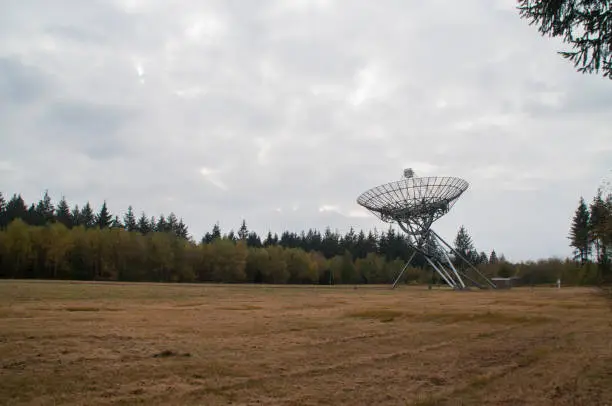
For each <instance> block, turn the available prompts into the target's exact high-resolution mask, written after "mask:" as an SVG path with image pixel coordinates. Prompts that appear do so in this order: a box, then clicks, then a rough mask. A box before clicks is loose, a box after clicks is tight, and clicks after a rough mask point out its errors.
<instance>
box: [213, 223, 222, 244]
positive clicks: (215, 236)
mask: <svg viewBox="0 0 612 406" xmlns="http://www.w3.org/2000/svg"><path fill="white" fill-rule="evenodd" d="M211 236H212V241H214V240H218V239H221V227H219V223H215V225H214V226H213V229H212V233H211Z"/></svg>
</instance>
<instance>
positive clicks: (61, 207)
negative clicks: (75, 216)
mask: <svg viewBox="0 0 612 406" xmlns="http://www.w3.org/2000/svg"><path fill="white" fill-rule="evenodd" d="M55 218H56V220H57V221H58V222H60V223H62V224H63V225H64V226H66V227H67V228H72V215H71V214H70V207H69V206H68V202H67V201H66V197H64V196H62V198H61V199H60V201H59V202H58V203H57V207H56V208H55Z"/></svg>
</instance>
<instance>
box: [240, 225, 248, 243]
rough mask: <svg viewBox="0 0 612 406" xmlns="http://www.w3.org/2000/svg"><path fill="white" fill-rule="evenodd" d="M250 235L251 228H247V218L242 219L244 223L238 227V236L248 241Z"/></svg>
mask: <svg viewBox="0 0 612 406" xmlns="http://www.w3.org/2000/svg"><path fill="white" fill-rule="evenodd" d="M248 236H249V229H248V228H247V225H246V220H242V224H241V225H240V228H239V229H238V238H239V239H240V240H242V241H246V239H247V237H248Z"/></svg>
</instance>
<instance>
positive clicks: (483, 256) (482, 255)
mask: <svg viewBox="0 0 612 406" xmlns="http://www.w3.org/2000/svg"><path fill="white" fill-rule="evenodd" d="M478 263H479V264H483V265H486V264H488V263H489V258H487V253H486V252H484V251H482V252H481V253H480V258H479V259H478Z"/></svg>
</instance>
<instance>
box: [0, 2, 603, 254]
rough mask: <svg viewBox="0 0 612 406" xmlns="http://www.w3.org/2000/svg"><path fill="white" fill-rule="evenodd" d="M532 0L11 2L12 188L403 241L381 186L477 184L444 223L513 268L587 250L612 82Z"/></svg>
mask: <svg viewBox="0 0 612 406" xmlns="http://www.w3.org/2000/svg"><path fill="white" fill-rule="evenodd" d="M514 7H515V1H514V0H503V1H502V0H495V1H494V0H466V1H461V2H458V1H450V0H446V1H441V0H428V1H420V0H419V1H417V0H412V1H406V0H401V1H400V0H396V1H391V0H388V1H387V0H385V1H376V2H373V1H368V0H359V1H356V0H350V1H349V0H342V1H341V0H279V1H266V0H260V1H242V0H234V1H232V0H220V1H212V0H207V1H196V0H181V1H172V2H171V1H167V0H54V1H48V0H4V1H3V5H2V12H1V13H0V141H1V142H0V145H1V147H0V191H2V192H3V193H4V194H5V195H9V196H10V195H11V194H12V193H15V192H18V193H22V195H23V196H24V198H25V199H26V200H27V201H28V202H31V201H33V200H37V199H39V198H40V196H41V195H42V193H43V192H44V190H45V189H49V192H50V194H51V195H52V197H53V198H54V199H55V200H57V199H59V198H60V197H61V196H62V195H65V196H66V198H67V199H68V200H69V202H70V203H71V205H73V204H74V203H79V204H80V205H81V204H82V203H84V202H85V201H87V200H89V201H91V202H92V204H94V206H95V207H99V206H100V204H101V202H102V201H103V200H104V199H106V200H107V202H108V205H109V207H110V209H111V210H112V211H113V212H114V213H121V212H123V211H125V209H126V208H127V206H128V205H130V204H131V205H133V206H134V208H135V210H136V211H137V212H138V213H140V211H142V210H144V211H145V212H146V213H147V215H149V216H151V215H156V216H158V215H159V214H160V213H168V212H170V211H174V212H175V213H176V214H177V215H178V216H180V217H183V218H184V220H185V222H186V223H187V224H188V225H189V228H190V231H191V233H192V234H193V236H194V237H195V238H197V239H199V238H200V237H201V236H202V235H203V233H205V232H206V231H207V230H209V229H210V228H212V225H213V224H214V223H215V222H217V221H218V222H219V223H220V226H221V228H222V229H223V231H228V230H229V229H230V228H234V229H236V228H237V227H238V226H239V224H240V222H241V220H242V219H243V218H245V219H246V220H247V223H248V225H249V227H250V228H251V229H254V230H256V231H258V232H260V233H266V232H267V231H268V230H269V229H270V230H272V231H273V232H274V231H282V230H284V229H288V230H294V231H300V230H302V229H308V228H310V227H314V228H319V229H324V228H325V227H326V226H330V227H331V228H332V229H338V230H339V231H346V230H347V229H348V228H349V227H351V226H353V227H355V228H356V229H360V228H363V229H366V230H367V229H371V228H373V227H378V229H381V228H387V227H388V226H387V225H385V224H382V223H380V222H379V221H378V220H377V219H376V218H374V217H373V216H372V215H369V214H368V213H366V212H364V211H363V210H360V208H359V206H358V205H357V204H356V202H355V200H356V198H357V196H358V195H359V194H360V193H361V192H363V191H364V190H365V189H367V188H370V187H372V186H375V185H378V184H380V183H385V182H389V181H393V180H397V179H399V178H400V176H401V174H402V170H403V168H405V167H412V168H414V170H415V171H416V173H417V175H422V176H425V175H453V176H460V177H463V178H465V179H466V180H467V181H468V182H469V183H470V188H469V189H468V191H467V192H466V193H465V194H464V196H463V197H462V198H461V200H460V201H459V202H458V203H457V204H456V205H455V207H454V208H453V210H452V212H451V213H450V214H449V215H448V216H447V217H445V218H443V219H441V220H440V221H439V222H438V223H436V229H437V231H438V232H439V233H440V234H442V235H443V236H446V237H447V238H448V239H449V240H452V239H453V237H454V235H455V233H456V231H457V228H458V227H459V225H460V224H464V225H465V226H466V227H467V229H468V231H469V232H470V234H471V235H472V237H473V238H474V241H475V243H476V245H477V248H478V249H480V250H487V251H488V250H490V249H492V248H495V249H496V250H497V251H498V253H499V252H503V253H505V254H506V256H507V257H508V258H510V259H512V260H521V259H532V258H539V257H548V256H552V255H558V256H563V257H564V256H566V255H569V254H570V248H569V247H568V241H567V237H566V236H567V231H568V227H569V221H570V218H571V216H572V213H573V211H574V209H575V207H576V205H577V202H578V199H579V197H580V196H581V195H584V196H585V198H587V199H589V200H590V199H591V198H592V196H593V193H594V191H595V190H596V188H597V187H598V186H599V185H600V183H601V181H602V179H604V178H606V176H609V173H610V169H612V137H611V136H610V131H611V129H610V122H611V121H610V120H611V118H612V81H611V80H608V79H604V78H602V77H601V76H596V75H592V76H586V75H582V74H579V73H576V72H575V69H574V67H573V66H572V65H571V63H569V62H567V61H565V60H563V59H562V58H561V57H560V56H558V55H557V54H556V51H557V50H560V49H561V46H560V44H559V42H558V41H555V40H551V39H548V38H542V37H541V36H540V35H539V34H538V33H537V31H536V28H535V27H530V26H529V25H528V24H527V22H526V21H524V20H520V19H519V17H518V14H517V12H516V10H515V9H514Z"/></svg>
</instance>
